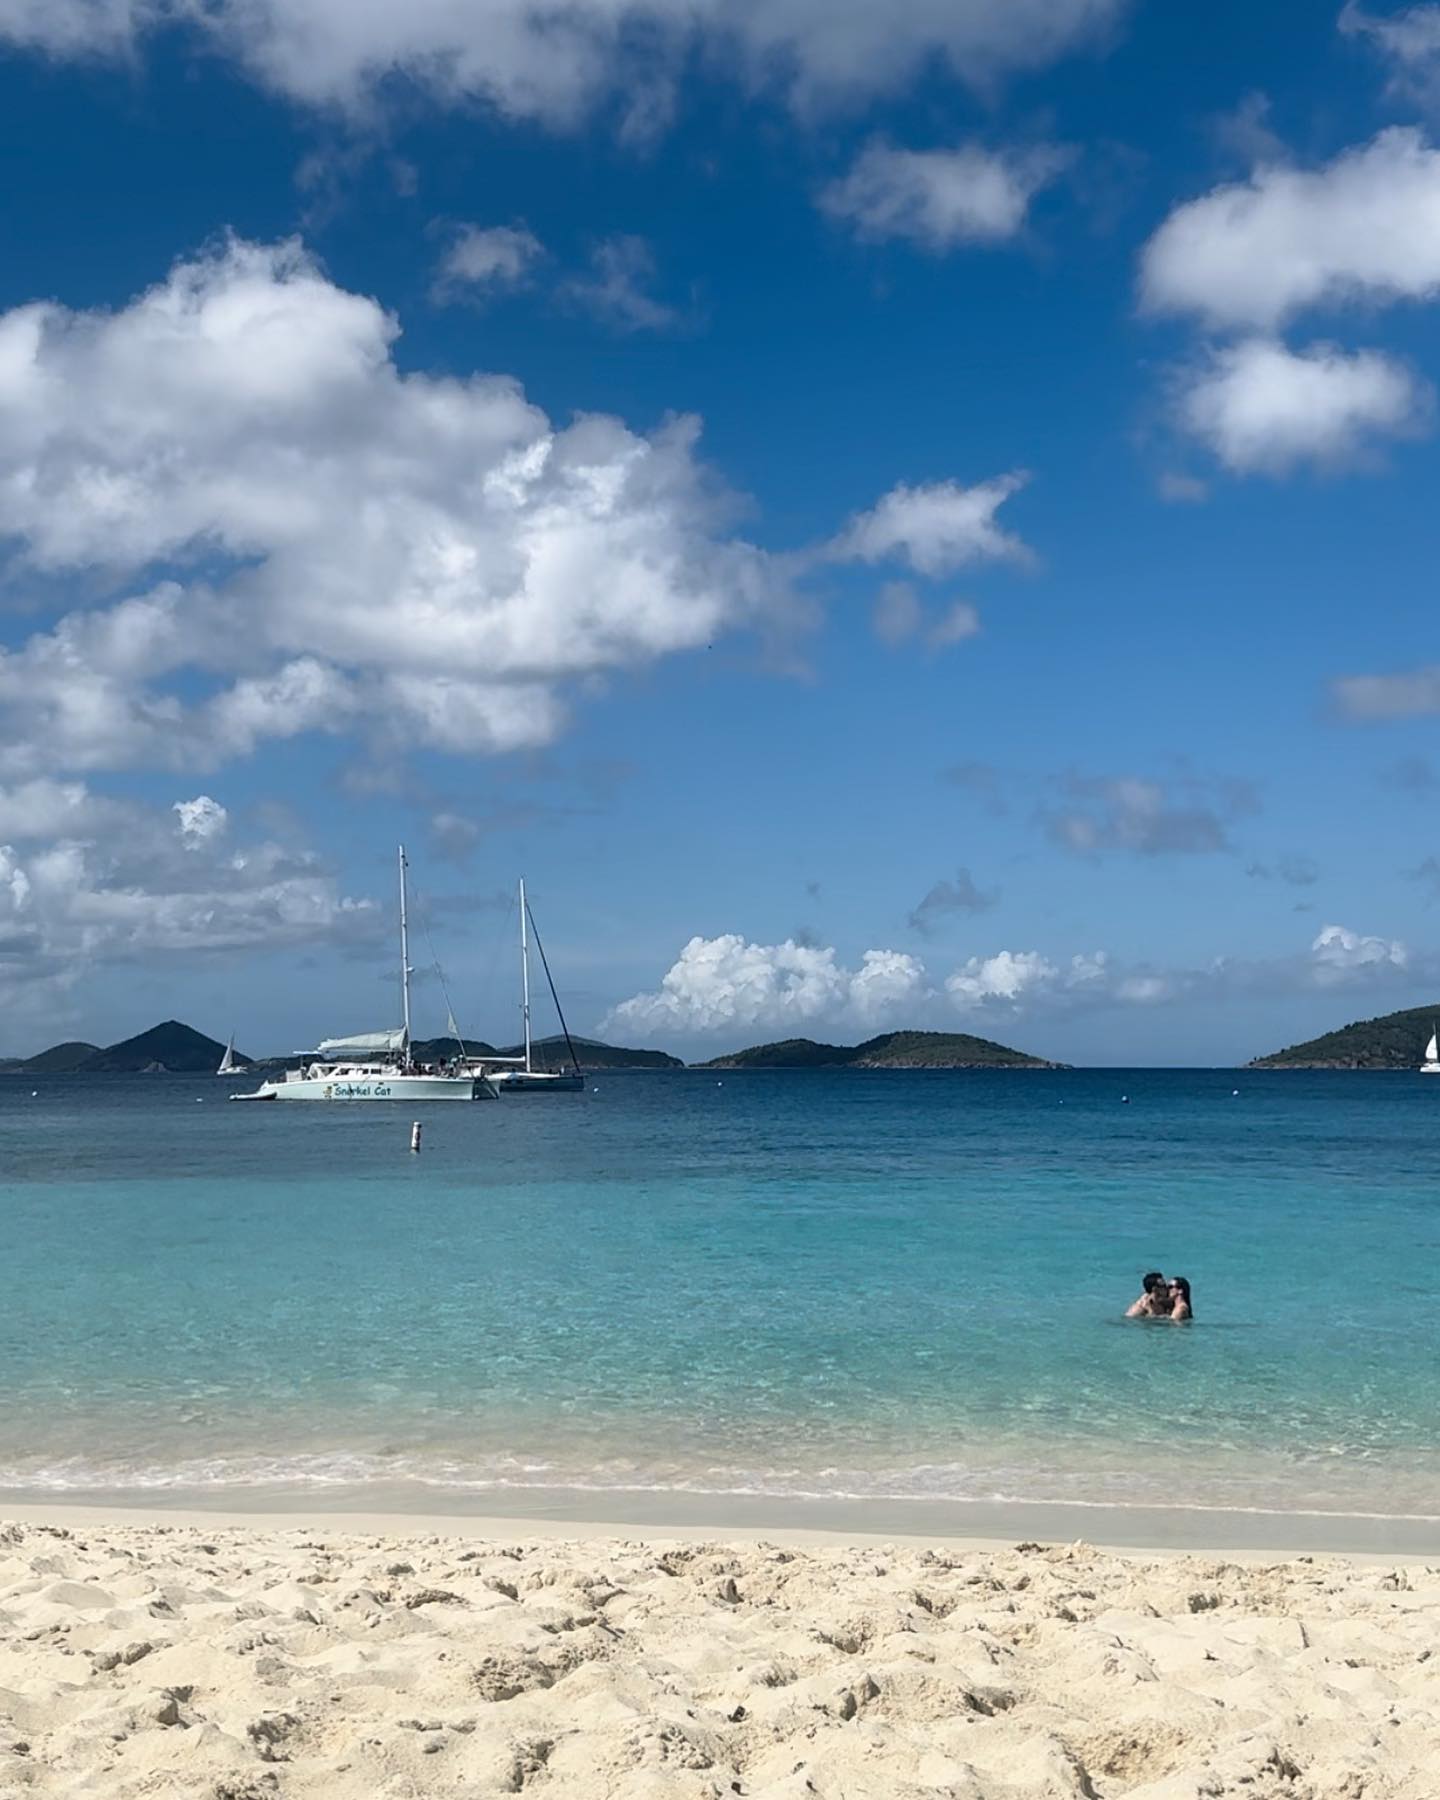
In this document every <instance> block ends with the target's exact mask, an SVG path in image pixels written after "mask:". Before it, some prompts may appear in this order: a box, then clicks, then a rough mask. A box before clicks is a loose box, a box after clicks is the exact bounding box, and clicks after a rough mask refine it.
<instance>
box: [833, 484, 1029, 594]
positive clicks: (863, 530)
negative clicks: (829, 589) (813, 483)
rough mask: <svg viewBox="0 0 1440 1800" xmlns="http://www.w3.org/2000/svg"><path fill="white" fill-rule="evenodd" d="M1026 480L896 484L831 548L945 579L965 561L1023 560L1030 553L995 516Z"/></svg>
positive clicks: (840, 555) (851, 557)
mask: <svg viewBox="0 0 1440 1800" xmlns="http://www.w3.org/2000/svg"><path fill="white" fill-rule="evenodd" d="M1027 479H1028V477H1027V476H1026V475H1025V474H1024V473H1022V472H1019V471H1016V472H1014V473H1012V474H1009V475H1000V476H997V477H996V478H995V479H994V480H992V481H982V482H977V483H976V484H975V486H973V487H963V486H962V485H961V484H960V483H959V482H958V481H932V482H925V483H922V484H921V485H919V486H917V487H910V486H908V485H907V484H906V483H904V482H901V483H900V484H899V485H898V486H897V487H893V488H892V489H891V490H890V492H889V493H888V494H885V495H883V496H882V497H881V499H880V500H879V501H877V503H876V504H875V505H874V506H873V507H872V508H871V509H870V510H869V511H868V512H863V513H858V514H857V515H856V516H855V517H854V518H853V519H852V520H851V521H850V523H849V525H848V526H847V527H846V528H845V530H844V531H843V532H841V533H840V535H839V536H838V537H837V538H836V539H835V540H834V541H833V543H832V544H831V546H830V554H831V555H832V556H834V557H835V558H836V559H837V560H840V561H854V562H867V563H876V562H904V563H908V564H909V566H910V567H911V568H912V569H914V570H915V571H916V573H917V574H920V575H931V576H935V575H947V574H949V573H950V572H951V571H952V570H954V569H958V568H962V567H964V566H965V565H966V564H968V563H977V562H1025V561H1027V560H1028V559H1029V556H1030V552H1029V550H1028V549H1027V548H1026V546H1025V544H1024V543H1023V541H1022V540H1021V539H1020V538H1018V537H1015V536H1013V535H1012V534H1011V533H1010V532H1008V531H1006V530H1005V529H1004V528H1003V527H1002V526H1001V525H1000V523H999V521H998V519H997V517H996V514H997V513H998V512H999V510H1000V508H1001V507H1002V506H1003V505H1004V504H1005V502H1006V501H1007V500H1008V499H1009V498H1010V497H1011V495H1013V494H1017V493H1018V492H1019V491H1020V489H1021V488H1022V487H1024V485H1025V483H1026V481H1027Z"/></svg>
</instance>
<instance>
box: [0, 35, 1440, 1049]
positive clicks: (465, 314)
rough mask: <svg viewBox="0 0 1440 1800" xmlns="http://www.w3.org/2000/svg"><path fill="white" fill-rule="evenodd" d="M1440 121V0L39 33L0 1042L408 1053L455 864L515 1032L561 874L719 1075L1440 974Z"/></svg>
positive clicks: (582, 994)
mask: <svg viewBox="0 0 1440 1800" xmlns="http://www.w3.org/2000/svg"><path fill="white" fill-rule="evenodd" d="M1437 129H1440V5H1420V6H1416V7H1412V8H1410V9H1409V10H1408V11H1391V12H1385V11H1382V10H1378V9H1377V10H1375V11H1370V10H1367V9H1363V8H1359V7H1356V6H1354V5H1350V6H1347V7H1346V8H1345V9H1344V11H1343V12H1337V9H1336V7H1335V6H1333V5H1329V6H1320V5H1294V6H1289V7H1285V8H1268V9H1259V13H1258V16H1257V9H1254V8H1253V7H1245V6H1241V5H1239V4H1214V5H1208V6H1205V7H1200V6H1192V5H1182V6H1169V7H1161V6H1159V5H1158V4H1156V3H1155V0H1149V3H1146V0H1135V3H1132V4H1125V3H1123V0H1044V4H1041V0H1003V3H1002V0H953V3H952V4H950V5H946V6H943V7H936V6H934V5H933V4H930V3H928V0H895V4H894V5H892V6H891V7H890V8H888V9H885V11H884V15H883V17H882V16H880V14H879V13H878V12H877V11H876V9H873V8H870V7H867V6H864V5H861V4H859V0H840V3H839V4H830V5H825V6H822V5H820V4H819V3H818V0H779V3H777V4H774V5H771V6H767V7H765V8H759V7H755V6H748V5H740V4H728V5H721V4H720V3H719V0H580V3H579V4H577V5H576V6H575V7H574V8H573V9H571V11H570V12H569V13H568V14H567V15H566V18H565V20H564V21H563V22H561V23H560V24H558V25H557V24H556V23H555V21H554V20H553V18H550V19H548V20H547V19H546V17H545V16H544V15H543V14H542V12H541V11H540V9H537V8H535V7H534V6H533V5H532V4H531V0H476V3H475V4H473V5H471V6H468V7H461V8H456V7H453V6H451V5H442V4H440V0H415V3H414V4H412V5H410V6H408V7H406V8H397V9H374V11H373V14H372V12H371V9H363V8H339V7H335V6H333V5H330V4H327V3H326V0H258V3H257V4H252V5H248V6H244V7H241V6H236V5H231V4H228V3H227V0H219V3H218V4H216V5H214V6H212V7H210V8H209V9H208V10H207V11H206V12H205V13H204V14H203V15H201V16H200V17H199V18H197V17H196V16H195V9H192V8H187V7H185V6H183V5H180V4H172V3H170V0H48V3H47V4H45V5H43V6H41V5H39V4H36V3H35V0H0V133H3V137H4V148H5V153H6V166H7V168H9V169H10V170H11V171H12V172H16V171H18V172H19V174H18V177H15V178H12V179H11V180H10V181H9V182H8V183H7V184H6V187H5V190H4V193H3V195H0V236H3V255H0V542H3V545H4V561H3V565H0V567H3V571H4V589H3V611H0V622H3V632H4V637H3V645H4V658H3V661H0V846H3V849H0V908H3V910H4V915H5V917H4V933H3V937H0V942H3V945H4V951H3V958H0V983H3V986H4V994H3V998H4V1001H5V1009H6V1010H5V1017H6V1028H5V1031H4V1033H3V1034H0V1039H3V1041H0V1051H7V1052H16V1051H26V1050H31V1049H34V1048H37V1047H38V1046H39V1044H40V1043H41V1042H44V1041H48V1039H49V1038H51V1037H59V1036H65V1035H70V1034H72V1033H79V1034H83V1035H86V1036H89V1037H93V1038H95V1039H97V1040H99V1041H108V1040H109V1039H112V1038H114V1037H117V1036H120V1035H124V1034H125V1033H127V1032H129V1031H131V1030H135V1029H139V1028H141V1027H143V1026H145V1025H147V1024H149V1023H151V1022H152V1021H153V1020H154V1019H156V1018H158V1017H162V1016H166V1015H171V1014H173V1015H176V1016H179V1017H182V1018H185V1019H187V1020H190V1021H191V1022H193V1023H194V1024H196V1025H197V1026H199V1027H201V1028H202V1029H205V1030H208V1031H210V1032H211V1033H212V1034H215V1035H219V1036H225V1035H228V1033H229V1031H230V1030H231V1029H232V1028H233V1029H234V1030H235V1031H236V1032H237V1034H238V1036H239V1038H240V1041H241V1043H242V1046H243V1047H245V1048H247V1049H250V1050H252V1051H259V1050H264V1049H272V1048H287V1047H290V1046H298V1045H302V1044H305V1043H309V1042H311V1041H313V1040H314V1039H315V1038H316V1037H317V1036H320V1035H324V1034H328V1033H331V1032H338V1031H349V1030H360V1029H366V1028H369V1027H371V1026H373V1025H375V1024H381V1023H386V1022H388V1017H389V1014H390V1013H391V1012H392V1011H393V1010H394V1009H395V993H394V979H393V969H392V964H393V960H394V959H393V956H392V954H391V949H390V945H391V934H392V931H393V894H392V886H393V883H392V864H393V857H394V845H395V843H396V841H397V840H399V839H401V838H403V839H404V840H405V841H406V843H407V844H408V845H409V847H410V851H411V858H412V863H413V865H414V876H415V882H416V886H417V889H418V891H419V897H420V903H421V908H422V911H423V912H424V915H425V917H426V919H427V920H428V921H429V924H430V928H431V936H432V939H433V943H434V950H435V953H436V954H438V956H439V958H440V960H441V961H442V962H443V964H444V966H445V969H446V973H447V978H448V981H449V986H450V990H451V993H452V997H453V999H454V1001H455V1005H456V1011H457V1012H458V1013H459V1015H460V1016H461V1018H462V1021H463V1022H464V1024H465V1025H466V1028H467V1029H469V1030H472V1031H474V1032H477V1033H485V1034H487V1035H491V1036H496V1037H503V1036H506V1035H509V1034H510V1033H512V1032H513V1029H514V1021H515V994H514V987H515V971H514V966H513V957H512V954H511V950H510V947H509V939H510V936H511V933H512V932H513V918H512V917H509V916H507V912H506V904H507V902H506V895H507V893H508V891H509V889H510V888H511V886H512V884H513V881H514V878H515V877H516V876H517V875H518V874H520V873H524V874H525V875H526V876H527V878H528V880H529V883H530V886H531V891H532V897H533V900H534V904H535V908H536V912H537V915H538V917H539V920H540V923H541V927H542V929H543V930H544V931H545V934H546V939H547V947H548V948H549V950H550V952H551V956H552V961H553V962H554V964H555V965H556V972H557V975H558V976H559V977H560V980H561V983H562V988H563V990H564V992H565V994H566V995H567V996H568V999H569V1002H570V1011H571V1015H572V1020H571V1022H572V1024H573V1025H575V1026H576V1027H577V1028H579V1029H582V1030H587V1031H597V1032H603V1033H604V1034H605V1035H608V1036H611V1037H614V1038H617V1039H624V1040H628V1041H632V1042H644V1043H652V1044H662V1045H666V1046H668V1047H671V1048H674V1049H676V1050H678V1051H680V1052H681V1053H684V1054H692V1053H693V1054H701V1053H713V1052H714V1051H716V1050H719V1049H722V1048H727V1047H730V1046H733V1045H735V1044H739V1043H745V1042H754V1041H758V1040H762V1039H764V1038H768V1037H772V1036H790V1035H801V1034H803V1035H812V1036H819V1037H827V1038H836V1039H851V1040H853V1039H855V1038H857V1037H859V1036H864V1035H869V1034H870V1033H872V1032H874V1031H878V1030H883V1029H888V1028H891V1027H894V1026H902V1025H927V1026H951V1027H954V1028H958V1029H965V1030H972V1031H976V1032H979V1033H982V1034H983V1035H986V1036H991V1037H996V1038H999V1039H1001V1040H1002V1041H1007V1042H1013V1043H1018V1044H1021V1045H1023V1046H1025V1047H1027V1048H1033V1049H1035V1050H1037V1051H1040V1052H1042V1053H1045V1054H1050V1055H1054V1056H1057V1057H1063V1058H1066V1059H1067V1060H1073V1061H1097V1062H1111V1063H1126V1062H1162V1063H1163V1062H1224V1061H1235V1060H1239V1059H1242V1058H1244V1057H1247V1056H1249V1055H1252V1054H1256V1053H1259V1052H1262V1051H1264V1050H1266V1049H1269V1048H1272V1047H1274V1046H1276V1045H1278V1044H1281V1043H1285V1042H1291V1041H1295V1040H1297V1039H1299V1038H1302V1037H1305V1036H1308V1035H1310V1034H1311V1033H1312V1032H1314V1031H1316V1030H1320V1029H1324V1028H1326V1027H1328V1026H1330V1025H1332V1024H1336V1023H1339V1022H1341V1021H1343V1020H1345V1019H1349V1018H1354V1017H1362V1016H1365V1015H1367V1014H1370V1013H1374V1012H1381V1011H1388V1010H1390V1009H1392V1008H1394V1007H1398V1006H1403V1005H1412V1004H1420V1003H1423V1002H1425V1001H1427V1000H1429V999H1431V998H1432V997H1436V996H1440V956H1437V953H1436V950H1435V948H1434V946H1433V938H1434V928H1435V904H1436V900H1437V898H1440V839H1437V834H1436V832H1435V830H1434V828H1433V823H1432V821H1433V819H1434V815H1435V801H1436V797H1437V794H1440V754H1437V753H1435V752H1433V751H1432V739H1433V738H1434V735H1435V718H1436V714H1437V713H1440V663H1437V650H1436V645H1435V633H1434V625H1433V619H1432V612H1433V600H1434V585H1435V576H1434V569H1435V566H1436V548H1437V546H1436V537H1437V522H1436V521H1437V516H1440V515H1437V509H1436V507H1435V505H1434V501H1433V494H1434V489H1435V480H1436V470H1437V456H1436V437H1435V426H1436V414H1435V399H1434V391H1433V390H1434V384H1435V383H1436V382H1437V380H1440V344H1437V342H1436V334H1435V318H1436V313H1435V304H1436V301H1437V299H1440V149H1437V148H1435V144H1436V132H1437ZM430 955H431V952H430V949H429V946H428V944H425V943H422V944H421V945H420V947H419V949H418V950H417V954H416V961H417V963H422V964H423V963H426V962H428V961H429V960H430ZM419 1011H420V1023H421V1024H422V1025H426V1024H429V1025H438V1024H439V1023H440V1022H441V1020H442V1018H443V1003H442V1002H441V1001H440V1000H439V998H438V991H437V989H436V986H435V984H433V983H424V982H422V984H421V990H420V996H419ZM432 1015H433V1016H432Z"/></svg>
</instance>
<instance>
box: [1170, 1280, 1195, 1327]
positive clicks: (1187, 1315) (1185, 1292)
mask: <svg viewBox="0 0 1440 1800" xmlns="http://www.w3.org/2000/svg"><path fill="white" fill-rule="evenodd" d="M1194 1316H1195V1315H1194V1313H1192V1312H1191V1310H1190V1283H1189V1282H1188V1281H1187V1280H1186V1279H1185V1277H1184V1276H1183V1275H1176V1276H1174V1277H1173V1278H1172V1280H1171V1282H1170V1321H1171V1323H1172V1324H1174V1325H1188V1324H1189V1323H1190V1321H1191V1320H1192V1319H1193V1318H1194Z"/></svg>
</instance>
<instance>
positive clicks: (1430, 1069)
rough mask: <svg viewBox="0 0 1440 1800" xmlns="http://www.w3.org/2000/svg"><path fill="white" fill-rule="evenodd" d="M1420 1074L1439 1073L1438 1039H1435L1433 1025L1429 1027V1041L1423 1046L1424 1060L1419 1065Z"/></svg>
mask: <svg viewBox="0 0 1440 1800" xmlns="http://www.w3.org/2000/svg"><path fill="white" fill-rule="evenodd" d="M1420 1073H1421V1074H1422V1075H1440V1041H1437V1035H1436V1031H1435V1027H1434V1026H1433V1025H1432V1026H1431V1027H1430V1042H1429V1043H1428V1044H1427V1045H1426V1046H1425V1060H1424V1062H1423V1063H1421V1065H1420Z"/></svg>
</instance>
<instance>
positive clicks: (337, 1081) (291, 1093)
mask: <svg viewBox="0 0 1440 1800" xmlns="http://www.w3.org/2000/svg"><path fill="white" fill-rule="evenodd" d="M494 1097H495V1090H494V1089H493V1088H492V1087H491V1086H490V1083H489V1082H488V1081H485V1080H484V1079H482V1078H479V1077H476V1076H470V1075H465V1076H459V1077H456V1076H450V1075H341V1076H337V1077H335V1078H334V1079H330V1080H327V1079H325V1078H323V1077H320V1076H316V1077H315V1078H313V1079H307V1080H304V1081H264V1082H262V1083H261V1084H260V1086H259V1087H258V1088H257V1089H256V1091H255V1092H254V1093H253V1094H232V1095H231V1096H230V1098H231V1099H232V1100H408V1101H417V1102H418V1101H431V1100H493V1099H494Z"/></svg>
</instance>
